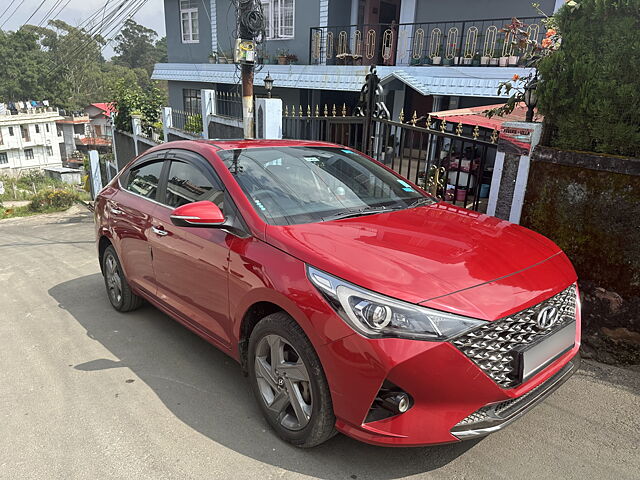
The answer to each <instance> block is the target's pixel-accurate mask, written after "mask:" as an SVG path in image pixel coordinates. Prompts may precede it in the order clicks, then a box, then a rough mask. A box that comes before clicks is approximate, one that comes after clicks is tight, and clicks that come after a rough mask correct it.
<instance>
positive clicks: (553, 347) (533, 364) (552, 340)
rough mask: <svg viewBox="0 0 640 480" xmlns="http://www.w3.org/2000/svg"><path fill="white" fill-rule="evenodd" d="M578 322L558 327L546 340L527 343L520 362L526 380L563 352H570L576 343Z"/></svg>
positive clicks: (523, 377) (523, 379)
mask: <svg viewBox="0 0 640 480" xmlns="http://www.w3.org/2000/svg"><path fill="white" fill-rule="evenodd" d="M575 340H576V322H571V323H569V324H568V325H565V326H564V327H562V328H560V329H558V330H557V331H556V332H554V333H552V334H551V335H549V336H548V337H546V338H545V339H544V340H542V341H540V342H537V343H534V344H532V345H527V347H526V348H525V349H523V350H522V351H520V355H519V357H520V358H519V360H520V361H519V362H518V363H519V364H520V368H521V372H522V373H521V374H522V376H521V378H522V381H523V382H524V381H525V380H527V379H528V378H530V377H532V376H533V375H535V374H536V373H538V372H539V371H540V370H542V369H543V368H544V367H546V366H547V365H549V364H550V363H551V362H553V361H554V360H556V359H557V358H558V357H560V356H561V355H562V354H564V353H566V352H568V351H569V350H571V349H572V348H573V346H574V345H575Z"/></svg>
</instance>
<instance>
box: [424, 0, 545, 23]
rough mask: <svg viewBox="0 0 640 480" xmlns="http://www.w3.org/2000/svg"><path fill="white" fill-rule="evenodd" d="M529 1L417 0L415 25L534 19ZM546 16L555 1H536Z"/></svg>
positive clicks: (533, 10) (533, 12)
mask: <svg viewBox="0 0 640 480" xmlns="http://www.w3.org/2000/svg"><path fill="white" fill-rule="evenodd" d="M531 3H532V1H531V0H449V1H446V2H445V1H442V0H418V1H417V2H416V23H421V22H425V23H426V22H444V21H457V20H481V19H485V18H489V19H491V18H511V17H536V16H538V13H537V12H536V10H535V9H534V8H533V7H532V6H531ZM538 3H539V4H540V8H541V9H542V11H543V12H545V13H547V15H551V14H552V13H553V7H554V5H555V0H538Z"/></svg>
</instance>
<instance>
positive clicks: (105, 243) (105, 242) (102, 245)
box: [98, 234, 113, 273]
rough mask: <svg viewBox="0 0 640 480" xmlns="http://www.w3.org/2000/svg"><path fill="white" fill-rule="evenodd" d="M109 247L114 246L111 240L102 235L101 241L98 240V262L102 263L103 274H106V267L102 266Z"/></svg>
mask: <svg viewBox="0 0 640 480" xmlns="http://www.w3.org/2000/svg"><path fill="white" fill-rule="evenodd" d="M109 246H113V243H112V242H111V239H110V238H109V237H108V236H107V235H105V234H102V235H101V236H100V239H99V240H98V261H99V263H100V271H101V272H102V273H104V267H103V265H102V263H103V262H102V259H103V257H104V252H105V250H106V249H107V248H108V247H109Z"/></svg>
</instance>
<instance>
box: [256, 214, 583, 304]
mask: <svg viewBox="0 0 640 480" xmlns="http://www.w3.org/2000/svg"><path fill="white" fill-rule="evenodd" d="M266 235H267V241H268V242H269V243H271V244H272V245H273V246H275V247H277V248H279V249H281V250H283V251H285V252H287V253H289V254H291V255H293V256H295V257H296V258H298V259H300V260H302V261H304V262H306V263H308V264H310V265H313V266H315V267H316V268H319V269H321V270H324V271H326V272H328V273H331V274H333V275H335V276H337V277H340V278H343V279H344V280H347V281H350V282H353V283H355V284H357V285H360V286H362V287H364V288H368V289H370V290H373V291H376V292H379V293H382V294H385V295H389V296H392V297H395V298H399V299H402V300H405V301H408V302H411V303H422V302H428V301H429V300H432V299H435V298H438V297H442V296H445V295H449V294H452V293H456V292H460V291H462V290H465V289H470V288H473V287H476V286H479V285H483V284H486V283H489V282H497V281H502V283H505V281H504V279H506V278H509V277H512V276H514V275H515V274H518V275H517V276H518V278H520V280H519V281H522V278H524V277H523V276H526V273H527V270H531V272H532V273H531V275H534V276H535V275H538V276H541V277H543V278H540V279H533V280H532V279H531V278H528V279H527V282H525V283H526V284H527V288H529V289H534V290H536V291H538V292H539V291H541V290H545V291H552V290H556V291H559V290H560V289H561V288H562V287H566V286H567V282H568V281H570V278H571V276H572V275H573V274H574V272H573V269H572V267H571V266H570V263H568V261H567V260H566V257H564V254H562V253H561V251H560V249H559V248H558V247H557V246H556V245H555V244H554V243H553V242H551V241H550V240H548V239H546V238H545V237H543V236H541V235H538V234H536V233H534V232H532V231H530V230H528V229H526V228H523V227H520V226H519V225H515V224H513V223H510V222H507V221H504V220H500V219H498V218H495V217H490V216H488V215H483V214H479V213H477V212H472V211H469V210H466V209H463V208H459V207H455V206H452V205H449V204H446V203H437V204H434V205H430V206H425V207H418V208H412V209H405V210H399V211H393V212H388V213H381V214H374V215H366V216H361V217H355V218H349V219H343V220H334V221H329V222H321V223H309V224H301V225H288V226H269V227H267V230H266ZM553 257H559V258H560V257H561V258H562V259H563V260H562V266H560V267H558V268H556V270H558V271H557V272H555V273H554V274H552V275H551V274H549V273H548V272H546V270H545V273H544V274H543V275H539V274H537V273H536V272H538V271H540V269H536V268H534V267H536V266H539V265H540V264H541V263H543V262H546V261H547V260H549V259H550V258H553ZM567 265H568V266H567ZM506 283H508V282H506ZM516 288H517V285H516ZM501 293H503V294H504V293H505V291H504V290H502V291H501ZM487 295H488V296H489V298H490V296H491V293H490V291H487ZM519 300H520V301H526V300H527V298H525V297H522V296H521V297H520V299H519ZM440 305H442V303H440ZM485 310H486V309H485Z"/></svg>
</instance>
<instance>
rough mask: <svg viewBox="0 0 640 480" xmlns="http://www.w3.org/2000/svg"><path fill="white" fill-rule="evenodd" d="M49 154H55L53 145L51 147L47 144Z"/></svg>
mask: <svg viewBox="0 0 640 480" xmlns="http://www.w3.org/2000/svg"><path fill="white" fill-rule="evenodd" d="M47 155H49V156H51V155H53V147H50V146H49V145H47Z"/></svg>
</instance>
